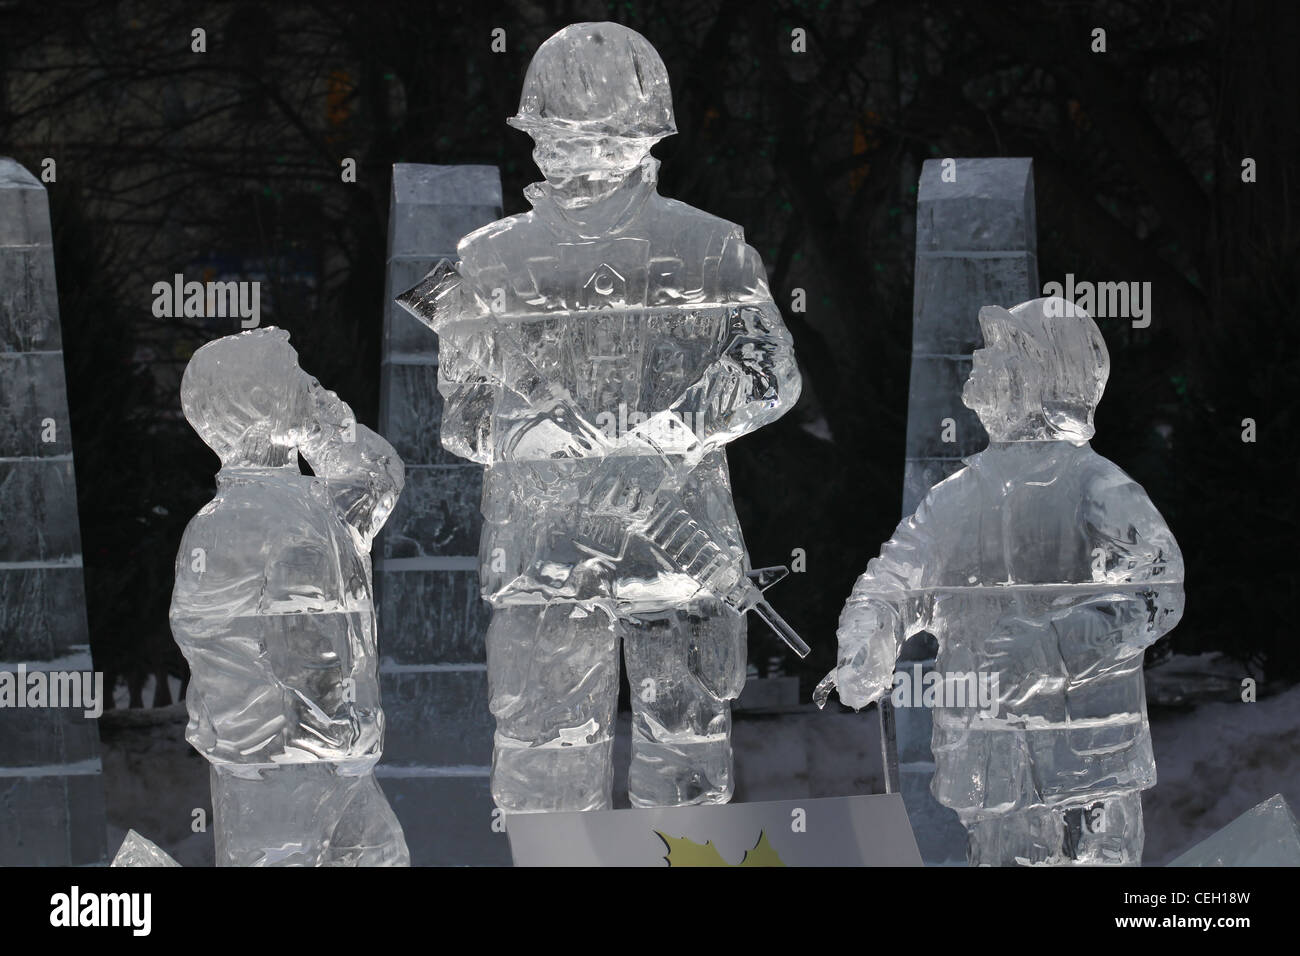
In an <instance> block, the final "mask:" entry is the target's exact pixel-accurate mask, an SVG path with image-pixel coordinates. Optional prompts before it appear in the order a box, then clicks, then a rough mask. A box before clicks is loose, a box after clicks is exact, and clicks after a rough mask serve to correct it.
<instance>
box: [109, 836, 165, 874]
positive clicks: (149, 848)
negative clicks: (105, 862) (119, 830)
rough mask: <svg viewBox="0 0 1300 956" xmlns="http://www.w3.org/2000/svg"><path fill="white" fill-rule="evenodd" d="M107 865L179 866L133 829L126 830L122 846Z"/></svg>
mask: <svg viewBox="0 0 1300 956" xmlns="http://www.w3.org/2000/svg"><path fill="white" fill-rule="evenodd" d="M109 866H180V864H179V863H177V862H176V861H175V860H173V859H172V858H171V855H170V854H168V853H167V851H166V850H164V849H162V848H161V847H160V846H158V844H156V843H154V842H153V841H152V840H146V839H145V838H144V837H142V836H140V834H138V833H136V832H135V831H134V830H127V831H126V836H125V837H124V838H123V840H122V846H121V847H120V848H119V849H118V851H117V855H116V856H115V857H113V862H112V863H110V864H109Z"/></svg>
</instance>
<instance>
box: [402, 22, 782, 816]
mask: <svg viewBox="0 0 1300 956" xmlns="http://www.w3.org/2000/svg"><path fill="white" fill-rule="evenodd" d="M509 122H510V123H511V125H513V126H516V127H518V128H519V129H522V130H524V131H526V132H527V133H528V134H529V135H530V136H531V137H532V139H533V142H534V150H533V157H534V159H535V161H536V163H537V165H538V167H539V168H540V169H541V172H542V174H543V176H544V181H543V182H540V183H537V184H534V185H532V186H529V187H528V188H527V190H526V191H525V196H526V198H527V199H528V201H529V202H530V203H531V205H532V210H531V211H530V212H527V213H524V214H522V215H518V216H511V217H508V218H506V219H502V220H500V221H498V222H494V223H492V224H490V225H488V226H485V227H484V228H482V229H479V230H478V231H476V232H473V233H471V234H470V235H468V236H466V237H465V238H464V239H462V240H461V242H460V244H459V246H458V257H459V261H458V262H457V263H456V264H455V265H454V266H453V265H452V264H451V263H448V262H443V263H440V264H439V266H438V267H437V268H436V269H435V270H434V271H433V272H431V273H430V274H429V275H428V276H427V277H426V278H425V280H424V281H423V282H422V283H420V284H419V285H418V286H416V287H415V288H414V289H411V290H409V291H408V292H407V293H405V294H404V295H402V296H401V297H400V299H399V301H401V302H402V304H403V305H404V306H406V307H407V308H408V309H409V310H410V311H411V312H412V313H413V314H415V315H416V316H417V317H418V318H420V319H421V320H422V321H424V322H425V323H426V324H427V325H429V326H430V327H431V328H432V329H433V330H434V331H435V332H437V333H438V337H439V365H438V386H439V390H440V392H441V393H442V395H443V398H444V399H445V404H444V410H443V418H442V442H443V445H444V446H445V447H446V448H447V449H449V450H450V451H452V452H455V453H456V454H458V455H460V456H462V457H465V458H469V459H471V460H474V461H478V462H481V463H483V464H484V465H485V466H486V470H485V474H484V487H483V498H482V510H483V516H484V528H483V536H482V541H481V550H480V576H481V584H482V592H483V596H484V598H485V599H486V600H487V601H489V602H490V604H491V605H492V622H491V625H490V627H489V630H488V633H487V638H486V640H487V663H488V683H489V691H490V694H491V701H490V706H491V710H492V713H493V715H494V716H495V718H496V735H495V738H494V739H495V744H494V753H493V761H492V794H493V797H494V799H495V800H496V803H497V805H498V806H499V807H501V808H503V809H505V810H507V811H510V812H530V811H548V810H588V809H598V808H603V807H608V806H609V805H610V798H611V791H612V782H613V768H612V763H611V757H612V746H613V724H614V715H615V704H616V700H617V696H618V687H619V657H620V649H621V656H622V660H623V663H624V665H625V667H626V669H627V675H628V679H629V681H630V684H631V687H632V706H633V730H632V763H631V770H630V775H629V783H628V789H629V793H630V795H631V800H632V802H633V804H635V805H637V806H673V805H684V804H698V803H721V802H724V801H726V800H728V799H729V798H730V796H731V793H732V790H733V786H734V783H733V776H732V756H731V741H730V732H731V700H732V699H733V698H735V697H736V696H737V695H738V694H739V692H740V689H741V686H742V685H743V683H744V678H745V672H746V655H745V626H744V613H745V612H746V611H748V610H754V611H756V612H757V613H758V614H759V615H760V616H762V617H763V618H764V620H766V621H767V622H768V623H769V624H771V626H772V627H773V628H774V629H776V630H777V631H778V633H779V634H781V635H782V636H783V637H784V638H786V640H787V642H788V643H790V644H791V645H792V646H793V647H795V648H796V649H797V650H798V651H799V652H801V653H806V645H803V644H802V642H801V641H800V640H799V638H798V636H797V635H796V634H794V632H793V631H792V630H790V628H789V626H788V625H786V624H785V622H784V621H783V620H781V618H780V617H779V615H777V614H776V613H775V612H774V611H773V610H772V609H771V608H770V606H768V605H767V603H766V601H765V600H764V599H763V595H762V593H761V589H762V586H764V585H766V584H769V583H771V582H772V581H774V580H776V579H777V578H779V577H780V574H781V573H782V572H783V571H784V569H763V570H761V571H749V570H748V561H747V555H746V552H745V547H744V542H743V540H742V538H741V532H740V525H739V522H738V520H737V518H736V511H735V508H734V506H733V504H732V500H731V491H730V478H729V475H728V471H727V459H726V453H725V450H724V449H725V446H726V444H727V443H728V442H730V441H733V440H734V439H737V438H740V437H741V436H742V435H745V434H747V433H748V432H751V431H753V430H754V429H756V428H759V427H761V426H763V425H765V424H767V423H769V422H771V421H774V420H775V419H777V418H778V417H780V416H781V415H782V414H784V413H785V411H786V410H788V409H789V407H790V405H791V404H792V403H793V402H794V401H795V400H796V399H797V398H798V395H799V388H800V380H799V373H798V369H797V366H796V364H795V359H794V353H793V348H792V343H791V339H790V335H789V333H788V332H787V331H786V329H785V326H784V324H783V322H782V320H781V316H780V313H779V312H778V310H777V308H776V306H775V305H774V304H773V302H772V298H771V295H770V294H769V292H768V288H767V282H766V273H765V271H764V269H763V264H762V262H761V261H760V259H759V257H758V254H757V253H756V252H755V251H754V249H753V248H752V247H750V246H749V245H748V244H747V243H746V242H745V239H744V236H743V233H742V231H741V229H740V227H739V226H737V225H735V224H734V223H730V222H727V221H725V220H722V219H719V218H717V217H715V216H711V215H708V214H707V213H704V212H701V211H700V210H698V209H694V208H692V207H690V206H687V205H685V204H684V203H680V202H675V201H673V200H670V199H664V198H663V197H661V196H660V195H659V194H658V192H657V190H656V172H657V169H658V161H657V160H655V159H653V158H652V157H651V156H650V148H651V147H652V146H653V145H654V144H655V143H656V142H657V141H658V140H660V139H661V138H663V137H665V136H668V135H670V134H672V133H674V132H675V131H676V127H675V125H674V121H673V107H672V97H671V93H670V90H669V84H668V74H667V71H666V69H665V67H664V64H663V62H662V61H661V60H660V58H659V56H658V54H657V53H656V52H655V50H654V48H653V47H652V46H651V45H650V43H649V42H647V41H646V39H645V38H644V37H642V36H641V35H640V34H638V33H636V32H634V31H632V30H629V29H627V28H626V27H622V26H619V25H617V24H612V23H579V24H574V25H572V26H568V27H565V28H564V29H563V30H561V31H560V32H558V33H557V34H555V35H554V36H552V37H551V38H550V39H548V40H547V41H546V42H545V43H543V44H542V45H541V47H540V48H539V49H538V50H537V53H536V55H535V56H534V57H533V60H532V63H531V64H530V65H529V68H528V73H527V76H526V77H525V80H524V90H523V96H522V98H521V101H520V106H519V112H518V115H516V116H515V117H513V118H512V119H511V120H510V121H509Z"/></svg>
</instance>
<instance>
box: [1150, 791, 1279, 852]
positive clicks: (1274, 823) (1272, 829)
mask: <svg viewBox="0 0 1300 956" xmlns="http://www.w3.org/2000/svg"><path fill="white" fill-rule="evenodd" d="M1169 865H1170V866H1300V823H1296V818H1295V814H1293V813H1292V812H1291V808H1290V807H1289V806H1287V803H1286V800H1285V799H1283V797H1282V794H1280V793H1275V794H1273V796H1271V797H1269V798H1268V799H1267V800H1265V801H1264V802H1263V803H1260V804H1258V805H1257V806H1254V807H1251V808H1250V809H1249V810H1247V811H1246V812H1245V813H1243V814H1242V815H1241V816H1239V817H1237V819H1235V820H1233V821H1232V822H1231V823H1229V824H1228V825H1227V826H1226V827H1224V828H1223V829H1222V830H1220V831H1219V832H1218V833H1216V834H1214V835H1213V836H1211V837H1209V838H1207V839H1205V840H1202V841H1201V842H1200V843H1198V844H1196V846H1194V847H1192V848H1191V849H1190V850H1188V851H1187V852H1186V853H1184V854H1183V855H1182V856H1180V857H1178V858H1177V859H1175V860H1174V861H1173V862H1172V863H1170V864H1169Z"/></svg>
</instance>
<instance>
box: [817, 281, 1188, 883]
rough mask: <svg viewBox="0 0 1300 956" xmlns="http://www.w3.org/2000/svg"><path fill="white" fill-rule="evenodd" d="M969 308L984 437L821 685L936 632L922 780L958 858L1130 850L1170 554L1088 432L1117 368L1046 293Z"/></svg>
mask: <svg viewBox="0 0 1300 956" xmlns="http://www.w3.org/2000/svg"><path fill="white" fill-rule="evenodd" d="M979 321H980V327H981V329H982V330H983V333H984V347H983V348H981V349H978V350H976V352H975V354H974V356H973V360H972V368H971V373H970V377H969V378H968V380H967V382H966V386H965V389H964V391H963V393H962V400H963V402H964V403H965V404H966V405H967V406H968V407H969V408H971V409H972V410H974V411H975V413H976V414H977V415H978V416H979V420H980V422H981V423H982V424H983V425H984V428H985V429H986V430H987V432H988V435H989V446H988V448H987V449H985V450H984V451H982V452H980V453H979V454H976V455H972V456H971V457H970V458H968V459H966V461H965V467H964V468H962V469H961V470H960V471H958V472H957V473H956V474H954V475H952V476H951V477H949V478H948V479H946V480H945V481H942V482H940V483H939V484H937V485H935V486H934V487H933V488H931V489H930V492H929V493H928V494H927V495H926V497H925V499H924V500H923V501H922V502H921V504H920V506H919V507H918V508H917V510H916V513H915V514H913V515H911V516H910V517H908V518H906V519H904V520H903V522H902V523H901V524H900V525H899V526H898V528H897V530H896V531H895V532H894V536H893V538H892V539H890V540H889V541H888V542H886V544H885V545H884V547H883V548H882V549H881V552H880V555H879V556H878V557H876V558H874V559H873V560H872V561H871V562H870V563H869V564H868V565H867V569H866V572H865V573H864V574H863V575H862V576H861V577H860V578H859V579H858V582H857V584H856V585H855V587H854V589H853V593H852V595H851V596H850V598H849V600H848V602H847V603H846V604H845V606H844V610H843V613H842V614H841V616H840V624H839V664H838V667H837V668H836V669H835V670H834V671H833V672H832V673H831V674H829V675H827V678H826V680H824V681H823V682H822V685H821V686H820V687H819V688H818V700H819V702H824V701H825V699H826V696H827V694H828V692H829V690H830V688H831V687H833V686H838V689H839V695H840V699H841V700H842V701H843V702H844V703H845V704H848V705H849V706H851V707H855V708H860V707H864V706H866V705H867V704H868V703H870V702H872V701H874V700H876V699H878V698H879V697H881V696H882V695H883V694H886V693H891V686H893V685H894V684H895V678H894V663H895V659H896V657H897V655H898V650H899V647H900V646H901V645H902V643H903V642H904V641H905V640H907V639H908V638H909V637H911V636H912V635H914V634H917V633H919V632H922V631H927V632H929V633H931V634H933V635H934V636H935V637H936V638H937V639H938V642H939V651H938V657H937V661H936V674H937V678H936V680H937V681H938V683H937V684H936V689H937V690H938V691H939V693H938V695H937V697H936V704H937V706H936V707H935V709H934V728H933V736H932V742H931V745H932V749H933V752H934V760H935V765H936V770H935V775H934V779H933V782H932V784H931V789H932V791H933V793H934V795H935V797H936V798H937V799H938V800H939V802H940V803H942V804H944V805H946V806H949V807H951V808H952V809H954V810H955V811H956V812H957V814H958V816H959V817H960V819H961V821H962V823H963V824H964V825H965V827H966V830H967V832H968V835H969V850H968V860H969V862H970V863H971V864H972V865H994V866H997V865H1010V864H1030V865H1033V864H1071V863H1079V864H1138V863H1140V862H1141V855H1142V842H1143V827H1142V798H1141V792H1142V790H1144V789H1147V788H1149V787H1151V786H1153V785H1154V784H1155V780H1156V776H1155V760H1154V758H1153V755H1152V751H1151V735H1150V731H1149V728H1148V725H1147V715H1146V695H1145V690H1144V686H1143V680H1142V659H1143V651H1144V650H1145V649H1146V648H1147V647H1148V646H1150V645H1151V644H1152V643H1153V642H1154V641H1156V640H1157V639H1158V638H1160V637H1161V636H1162V635H1164V634H1166V633H1168V632H1169V631H1170V630H1171V629H1172V628H1173V627H1174V625H1175V624H1177V623H1178V620H1179V618H1180V616H1181V615H1182V611H1183V560H1182V555H1181V553H1180V552H1179V550H1178V544H1177V542H1176V541H1175V540H1174V536H1173V534H1172V533H1171V532H1170V530H1169V528H1168V526H1166V524H1165V522H1164V520H1163V519H1162V518H1161V516H1160V513H1159V512H1158V511H1157V510H1156V508H1155V506H1154V505H1153V504H1152V503H1151V500H1150V499H1149V498H1148V497H1147V495H1146V493H1145V492H1144V491H1143V490H1142V488H1141V487H1140V486H1139V485H1138V484H1137V483H1136V482H1134V481H1133V479H1132V478H1130V477H1129V476H1128V475H1126V474H1125V473H1124V472H1123V471H1121V470H1120V469H1119V468H1118V467H1116V466H1115V465H1114V464H1112V463H1111V462H1110V461H1108V460H1106V459H1105V458H1103V457H1101V456H1100V455H1098V454H1097V453H1096V452H1094V451H1093V450H1092V449H1091V447H1089V445H1088V440H1089V439H1090V438H1091V437H1092V434H1093V410H1094V409H1095V408H1096V406H1097V403H1098V402H1099V401H1100V399H1101V394H1102V390H1103V389H1104V388H1105V385H1106V378H1107V375H1108V373H1109V368H1110V360H1109V357H1108V355H1107V351H1106V345H1105V342H1104V340H1103V339H1102V336H1101V332H1100V331H1099V330H1098V328H1097V326H1096V324H1095V323H1094V322H1093V321H1092V319H1091V318H1090V317H1089V316H1088V315H1087V314H1086V313H1085V312H1083V311H1082V310H1081V309H1078V308H1077V307H1076V306H1074V304H1073V303H1071V302H1069V301H1067V300H1064V299H1059V298H1046V299H1035V300H1033V301H1031V302H1025V303H1023V304H1021V305H1018V306H1016V307H1015V308H1013V309H1010V310H1007V309H1003V308H1000V307H997V306H988V307H986V308H984V309H982V310H981V311H980V315H979ZM980 680H983V681H984V682H985V683H984V686H986V687H992V688H993V693H992V694H988V695H986V699H984V700H977V694H976V692H975V687H974V685H975V683H976V682H977V681H980ZM901 683H902V682H899V684H900V685H901ZM900 689H901V688H900V687H894V690H893V693H894V695H895V702H896V703H899V704H900V705H901V704H905V703H906V702H907V701H906V700H902V701H900V700H898V699H897V698H898V695H899V693H900Z"/></svg>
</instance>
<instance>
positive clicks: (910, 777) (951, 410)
mask: <svg viewBox="0 0 1300 956" xmlns="http://www.w3.org/2000/svg"><path fill="white" fill-rule="evenodd" d="M1036 250H1037V232H1036V227H1035V220H1034V174H1033V165H1032V161H1031V160H1029V159H1017V158H1013V159H1002V158H997V159H927V160H926V161H925V164H924V165H923V166H922V168H921V180H920V183H919V185H918V188H917V201H916V273H915V285H914V292H913V299H912V315H913V318H912V376H911V385H910V386H909V388H908V397H907V461H906V465H905V466H904V473H903V514H904V515H910V514H911V513H912V512H913V511H915V510H916V506H917V505H918V504H919V503H920V501H921V499H922V498H923V497H924V496H925V493H926V492H927V491H928V490H929V489H930V487H931V486H932V485H934V484H936V483H937V482H940V481H942V480H943V479H944V478H947V477H948V476H949V475H951V474H952V473H953V472H955V471H957V469H959V468H960V467H961V459H962V458H963V457H965V456H966V455H971V454H974V453H975V452H978V451H980V450H982V449H983V448H984V446H985V445H986V444H988V436H987V435H986V434H985V432H984V428H983V426H981V425H980V423H979V420H978V419H977V418H976V417H975V413H974V412H972V411H971V410H970V409H968V408H966V406H964V405H963V404H962V402H961V392H962V386H963V385H964V384H965V382H966V377H967V375H969V374H970V364H971V358H970V357H971V353H972V352H973V351H974V350H975V349H976V348H978V347H979V346H980V345H981V344H982V343H983V337H982V336H981V333H980V327H979V321H978V317H979V310H980V309H981V308H982V307H983V306H986V305H1001V306H1005V307H1006V308H1010V307H1011V306H1013V305H1016V304H1017V303H1020V302H1025V301H1028V300H1029V299H1033V298H1036V297H1037V296H1039V295H1041V293H1040V291H1039V286H1038V258H1037V252H1036ZM935 650H936V648H935V644H934V641H933V639H932V638H930V637H929V635H925V636H924V639H921V638H917V639H915V640H913V641H912V642H911V643H909V644H908V646H907V647H905V648H904V651H903V653H902V654H901V655H900V658H899V662H898V667H899V669H900V670H901V669H906V670H907V671H908V672H912V669H913V668H914V667H915V666H916V665H918V664H919V665H920V666H921V672H922V673H924V672H926V671H928V670H930V669H931V668H932V667H933V666H934V654H935ZM881 707H882V717H883V718H884V723H883V725H882V726H883V727H885V729H886V735H887V736H888V727H889V724H890V718H891V716H892V718H893V723H894V728H895V733H896V740H897V762H898V767H899V773H898V779H897V785H898V788H899V790H900V791H901V793H902V795H903V800H904V803H905V804H906V805H907V812H908V815H909V817H910V818H911V821H912V829H913V830H914V831H915V833H916V840H917V844H918V846H919V848H920V850H921V856H922V857H923V858H924V859H925V861H926V863H962V862H964V861H965V859H966V832H965V830H963V829H962V826H961V824H960V823H959V822H958V820H957V815H956V814H955V813H954V812H953V811H951V810H949V809H947V808H946V807H943V806H941V805H940V804H939V803H938V802H937V801H936V800H935V799H934V796H933V795H932V794H931V793H930V778H931V777H933V776H934V769H935V766H934V759H933V757H932V755H931V753H930V713H929V711H928V710H926V709H923V708H919V707H911V708H898V709H894V708H893V707H892V706H890V705H889V704H888V703H887V702H883V703H882V705H881ZM885 748H886V753H887V759H889V756H888V755H890V754H892V743H891V741H889V740H888V739H886V741H885Z"/></svg>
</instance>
